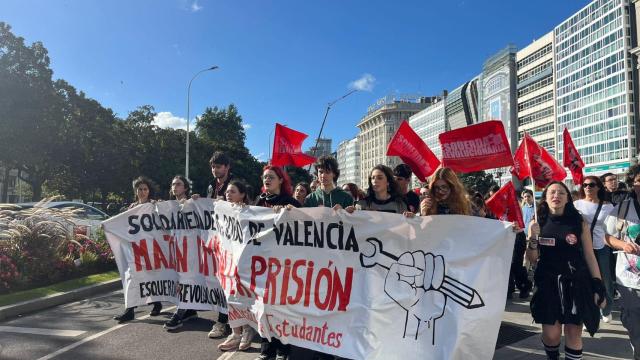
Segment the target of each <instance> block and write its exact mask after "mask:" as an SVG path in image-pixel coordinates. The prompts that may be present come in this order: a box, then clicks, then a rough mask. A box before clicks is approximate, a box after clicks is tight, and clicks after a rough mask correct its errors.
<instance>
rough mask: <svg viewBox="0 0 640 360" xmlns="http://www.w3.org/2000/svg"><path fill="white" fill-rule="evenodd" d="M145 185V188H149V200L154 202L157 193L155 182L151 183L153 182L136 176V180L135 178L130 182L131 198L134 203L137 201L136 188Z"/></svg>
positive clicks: (144, 177)
mask: <svg viewBox="0 0 640 360" xmlns="http://www.w3.org/2000/svg"><path fill="white" fill-rule="evenodd" d="M142 184H145V185H147V187H148V188H149V197H148V199H149V200H154V199H155V197H156V194H157V193H158V186H157V185H156V183H155V182H153V180H151V179H149V178H148V177H146V176H138V177H137V178H135V179H134V180H133V182H132V185H133V196H134V198H135V199H136V200H135V201H136V202H137V201H138V194H137V193H136V190H138V186H140V185H142Z"/></svg>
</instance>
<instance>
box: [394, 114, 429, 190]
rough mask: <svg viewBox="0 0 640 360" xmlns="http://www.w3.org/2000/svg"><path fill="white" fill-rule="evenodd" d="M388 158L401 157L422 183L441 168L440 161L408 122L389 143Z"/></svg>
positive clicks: (401, 126) (401, 125)
mask: <svg viewBox="0 0 640 360" xmlns="http://www.w3.org/2000/svg"><path fill="white" fill-rule="evenodd" d="M387 156H399V157H400V159H402V161H403V162H404V163H405V164H407V165H409V167H410V168H411V170H413V173H414V174H416V176H417V177H418V179H420V181H427V177H429V175H431V174H433V173H434V171H436V169H437V168H438V166H440V160H438V158H437V157H436V156H435V155H434V154H433V152H432V151H431V149H429V147H428V146H427V144H425V143H424V141H422V139H420V136H418V134H416V132H415V131H413V129H412V128H411V126H409V123H408V122H407V121H406V120H405V121H403V122H402V124H400V127H399V128H398V131H396V134H395V135H393V138H392V139H391V142H389V146H388V147H387Z"/></svg>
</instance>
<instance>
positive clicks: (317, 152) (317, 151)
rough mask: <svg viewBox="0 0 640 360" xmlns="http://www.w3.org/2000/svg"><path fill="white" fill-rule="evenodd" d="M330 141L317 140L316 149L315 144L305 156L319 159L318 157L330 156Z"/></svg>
mask: <svg viewBox="0 0 640 360" xmlns="http://www.w3.org/2000/svg"><path fill="white" fill-rule="evenodd" d="M331 143H332V141H331V139H323V138H320V139H319V140H318V146H317V147H316V145H315V143H314V145H313V146H312V147H310V148H309V150H308V151H307V155H311V156H315V157H320V156H330V155H331Z"/></svg>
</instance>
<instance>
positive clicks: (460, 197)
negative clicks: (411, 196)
mask: <svg viewBox="0 0 640 360" xmlns="http://www.w3.org/2000/svg"><path fill="white" fill-rule="evenodd" d="M466 193H467V191H466V190H465V189H464V185H462V182H460V179H458V176H457V175H456V173H455V172H453V170H451V169H449V168H446V167H443V168H439V169H438V170H436V172H435V173H434V174H433V175H432V176H431V177H430V178H429V194H428V196H426V197H425V198H424V199H422V201H421V202H420V215H422V216H428V215H448V214H451V215H470V214H471V204H470V203H469V200H467V197H466V196H465V195H466Z"/></svg>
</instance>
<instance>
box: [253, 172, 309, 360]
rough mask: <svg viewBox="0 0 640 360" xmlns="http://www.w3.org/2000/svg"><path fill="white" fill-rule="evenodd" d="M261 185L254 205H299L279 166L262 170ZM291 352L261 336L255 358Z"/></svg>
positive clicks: (276, 207)
mask: <svg viewBox="0 0 640 360" xmlns="http://www.w3.org/2000/svg"><path fill="white" fill-rule="evenodd" d="M262 185H263V189H264V191H263V192H262V194H260V195H258V198H257V199H256V202H255V205H256V206H262V207H268V208H272V209H273V210H274V211H280V210H282V209H283V208H286V207H289V206H293V207H300V206H301V205H300V203H299V202H298V200H296V199H294V198H293V196H291V195H292V192H293V189H292V188H291V180H289V175H287V173H286V172H284V170H282V168H281V167H279V166H272V165H267V166H265V167H264V169H263V171H262ZM290 352H291V346H290V345H288V344H287V345H285V344H283V343H282V342H280V340H278V339H276V338H271V340H269V339H267V338H261V344H260V355H258V357H257V358H256V360H267V359H273V358H274V356H275V360H286V359H287V358H288V357H289V353H290Z"/></svg>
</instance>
